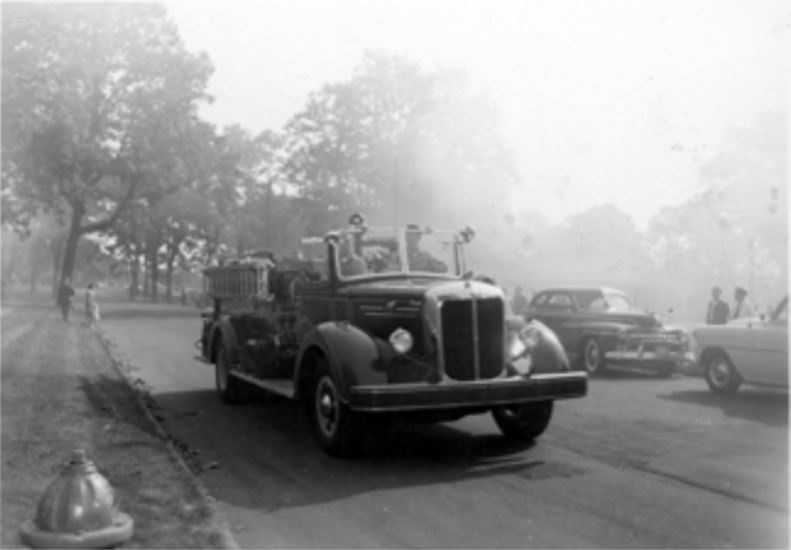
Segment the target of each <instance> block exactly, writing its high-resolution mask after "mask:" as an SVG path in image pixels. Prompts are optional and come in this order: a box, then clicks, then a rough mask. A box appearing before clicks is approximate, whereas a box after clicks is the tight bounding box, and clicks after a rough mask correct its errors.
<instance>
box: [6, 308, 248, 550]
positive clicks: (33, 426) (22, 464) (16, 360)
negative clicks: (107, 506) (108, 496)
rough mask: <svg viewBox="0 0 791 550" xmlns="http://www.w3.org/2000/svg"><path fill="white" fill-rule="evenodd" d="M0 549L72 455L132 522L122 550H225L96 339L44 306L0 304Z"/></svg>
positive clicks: (200, 501)
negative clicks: (85, 463) (82, 455)
mask: <svg viewBox="0 0 791 550" xmlns="http://www.w3.org/2000/svg"><path fill="white" fill-rule="evenodd" d="M0 312H1V313H0V315H1V316H2V317H1V319H2V321H1V322H2V473H1V476H2V486H1V487H2V490H1V493H2V533H1V537H0V543H2V547H4V548H8V547H20V546H22V544H21V541H20V539H19V528H20V527H21V525H22V523H23V522H24V521H26V520H29V519H32V518H33V516H34V515H35V511H36V506H37V503H38V499H39V497H40V496H41V494H42V493H43V491H44V490H45V488H46V487H47V486H48V485H49V484H50V483H51V482H52V481H53V480H54V479H55V478H56V477H57V475H58V473H59V472H60V471H61V469H62V468H63V466H64V465H65V463H66V462H67V461H68V459H69V457H70V453H71V450H72V449H74V448H76V447H82V448H84V449H86V450H87V452H88V457H89V458H90V459H91V460H93V461H94V463H95V464H96V466H97V468H98V469H99V472H100V473H102V475H104V476H105V477H106V478H107V479H108V480H109V482H110V484H111V485H112V486H113V487H114V489H115V492H116V497H117V498H118V500H119V502H120V508H121V510H122V511H123V512H126V513H128V514H129V515H131V516H132V517H133V518H134V520H135V530H134V536H133V537H132V539H131V540H130V541H128V542H127V543H126V544H125V545H124V547H126V548H228V547H233V546H234V544H235V543H234V541H233V539H232V538H231V537H230V535H229V534H228V531H227V530H226V529H225V528H224V526H223V523H222V522H221V520H220V519H219V518H218V516H217V514H216V512H215V510H214V507H213V506H212V504H211V502H210V499H207V497H206V495H205V493H204V491H203V489H202V488H201V486H200V484H199V483H197V481H196V480H195V478H194V477H193V476H191V475H190V474H189V472H188V471H187V469H186V468H185V467H184V465H183V462H182V461H181V460H180V459H179V458H178V457H177V455H176V453H174V452H173V448H172V446H171V444H170V443H169V442H168V440H167V438H166V437H165V436H164V434H163V432H162V431H161V430H160V429H159V428H158V427H157V425H156V424H155V423H153V422H152V420H151V417H150V415H149V414H148V413H147V412H146V411H145V410H144V409H143V408H142V407H141V405H140V399H139V397H138V395H139V394H138V393H137V392H136V391H135V390H133V389H132V388H131V387H130V385H129V384H128V383H127V382H126V380H125V379H124V378H123V377H122V376H121V374H120V373H119V371H118V369H117V368H116V366H115V365H114V363H113V360H112V359H111V358H110V356H109V355H108V353H107V351H106V349H105V348H104V347H103V345H102V343H101V341H100V338H99V335H98V334H97V333H96V332H93V331H90V330H88V329H87V328H85V327H83V326H82V325H81V319H79V318H75V319H73V320H72V321H71V322H70V323H64V322H63V321H62V320H61V319H60V318H59V316H58V315H57V313H56V311H55V309H54V308H52V307H51V306H49V305H47V304H44V303H39V304H32V303H19V302H17V303H13V302H12V303H3V305H2V309H0Z"/></svg>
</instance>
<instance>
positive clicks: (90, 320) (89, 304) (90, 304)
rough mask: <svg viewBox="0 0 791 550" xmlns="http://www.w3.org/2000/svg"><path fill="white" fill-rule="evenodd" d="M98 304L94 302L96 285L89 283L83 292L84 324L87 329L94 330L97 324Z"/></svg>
mask: <svg viewBox="0 0 791 550" xmlns="http://www.w3.org/2000/svg"><path fill="white" fill-rule="evenodd" d="M99 318H100V317H99V302H98V301H97V300H96V285H94V284H93V283H90V284H89V285H88V290H87V291H86V292H85V322H86V324H87V325H88V328H94V327H95V326H96V323H98V322H99Z"/></svg>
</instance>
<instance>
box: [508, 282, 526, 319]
mask: <svg viewBox="0 0 791 550" xmlns="http://www.w3.org/2000/svg"><path fill="white" fill-rule="evenodd" d="M511 310H513V312H514V313H516V314H517V315H524V314H525V313H526V311H527V298H526V297H525V295H524V293H523V292H522V287H521V286H518V287H516V291H515V293H514V297H513V299H512V300H511Z"/></svg>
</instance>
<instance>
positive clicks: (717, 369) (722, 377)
mask: <svg viewBox="0 0 791 550" xmlns="http://www.w3.org/2000/svg"><path fill="white" fill-rule="evenodd" d="M709 372H710V373H711V381H712V382H713V383H714V385H715V386H717V387H722V386H725V385H727V384H728V381H729V380H730V378H731V369H730V367H729V366H728V364H727V363H726V362H725V361H723V360H722V359H716V360H715V361H714V362H713V363H712V365H711V368H710V369H709Z"/></svg>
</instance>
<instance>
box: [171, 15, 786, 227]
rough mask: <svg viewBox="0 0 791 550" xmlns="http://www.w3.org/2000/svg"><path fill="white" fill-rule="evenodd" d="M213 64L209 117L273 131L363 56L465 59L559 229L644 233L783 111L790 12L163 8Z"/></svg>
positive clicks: (522, 199)
mask: <svg viewBox="0 0 791 550" xmlns="http://www.w3.org/2000/svg"><path fill="white" fill-rule="evenodd" d="M166 5H167V6H168V9H169V10H170V12H171V14H172V15H173V17H174V19H175V21H176V23H177V24H178V26H179V29H180V32H181V35H182V37H183V38H184V40H185V42H186V44H187V47H188V48H189V49H190V50H191V51H205V52H206V53H208V54H209V56H210V57H211V59H212V61H213V62H214V64H215V69H216V70H215V73H214V76H213V78H212V80H211V82H210V87H209V90H210V92H211V93H212V94H213V95H214V96H215V98H216V100H215V103H214V104H213V105H212V106H211V107H209V108H208V109H206V111H205V112H204V115H205V116H206V117H207V118H208V119H209V120H211V121H212V122H215V123H218V124H222V125H224V124H232V123H238V124H241V125H242V126H243V127H245V128H247V129H248V130H250V131H251V132H254V133H257V132H259V131H261V130H263V129H273V130H279V129H280V128H281V127H282V126H283V124H284V123H285V122H286V120H287V119H288V118H289V117H290V116H291V115H293V114H294V113H295V112H297V111H298V110H299V109H300V108H301V107H302V106H303V105H304V103H305V100H306V98H307V95H308V93H309V92H311V91H313V90H316V89H318V88H319V87H321V86H322V85H323V84H324V83H327V82H333V81H343V80H347V79H349V78H350V77H351V74H352V70H353V68H354V67H355V66H357V65H358V64H359V62H360V61H361V59H362V55H363V51H364V50H366V49H375V50H383V51H388V52H393V53H398V54H403V55H405V56H406V57H407V58H409V59H411V60H414V61H415V62H417V63H419V64H420V65H421V66H423V67H425V68H428V69H431V68H434V67H436V66H438V65H455V66H460V67H462V68H464V69H466V71H467V72H468V73H469V75H470V77H471V79H472V82H473V83H474V85H475V86H476V87H477V88H481V89H485V90H488V92H489V93H490V94H491V96H492V97H493V98H495V100H496V101H497V102H498V104H499V105H500V108H501V110H502V114H503V120H504V121H505V123H506V130H507V136H508V139H509V141H510V145H511V147H512V148H513V150H514V151H515V153H516V156H517V160H518V161H519V165H520V167H521V173H522V175H523V180H524V181H523V183H522V185H521V186H520V187H519V189H518V190H516V191H515V193H514V200H513V203H512V205H511V206H512V208H513V209H514V210H519V209H521V208H523V207H524V208H529V207H533V208H539V209H541V210H542V211H544V213H545V214H546V215H547V216H548V217H549V218H550V219H552V220H558V219H560V218H561V217H563V216H565V215H567V214H569V213H573V212H577V211H580V210H582V209H584V208H587V207H589V206H592V205H594V204H598V203H602V202H614V203H615V204H617V205H618V206H619V207H621V208H624V209H625V210H627V211H628V212H630V213H631V214H632V215H633V217H634V219H635V221H637V222H638V224H640V225H641V226H642V225H644V224H645V223H646V221H647V220H648V218H649V217H650V216H651V215H652V214H654V213H655V212H656V211H657V210H658V208H659V207H661V206H662V205H665V204H670V203H675V202H679V201H681V200H684V199H685V198H687V197H689V196H690V195H691V194H692V193H693V192H694V191H695V185H696V183H697V178H696V171H697V165H698V163H699V162H700V161H701V160H703V159H705V158H706V156H707V155H708V154H710V152H711V151H713V150H714V149H716V147H717V144H718V142H719V139H720V138H721V136H722V134H723V132H724V130H725V129H726V128H728V127H733V126H740V125H746V124H748V123H749V122H750V121H751V119H752V118H753V117H754V115H755V114H757V113H759V112H762V111H766V110H770V109H771V110H782V111H783V112H785V111H786V110H787V107H788V85H787V74H788V68H789V67H788V61H787V60H788V59H789V33H790V32H791V28H790V27H791V14H790V13H789V11H790V9H791V8H789V6H791V3H789V2H788V1H787V0H777V1H756V0H749V1H736V0H711V1H701V0H685V1H670V0H644V1H641V0H617V1H616V0H613V1H602V0H595V1H593V0H591V1H556V0H552V1H549V0H546V1H527V0H515V1H503V0H500V1H496V0H494V1H493V0H486V1H475V2H472V1H461V0H452V1H439V0H414V1H406V0H397V1H396V0H378V1H374V0H360V1H357V0H337V1H329V0H325V1H318V0H314V1H305V0H277V1H274V0H273V1H266V0H264V1H258V2H230V1H222V2H207V1H203V2H166Z"/></svg>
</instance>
